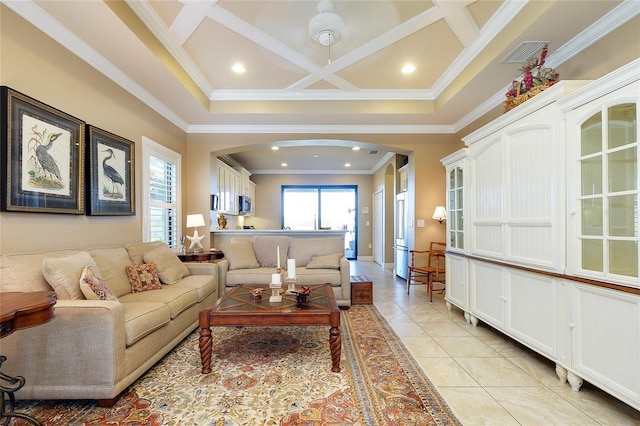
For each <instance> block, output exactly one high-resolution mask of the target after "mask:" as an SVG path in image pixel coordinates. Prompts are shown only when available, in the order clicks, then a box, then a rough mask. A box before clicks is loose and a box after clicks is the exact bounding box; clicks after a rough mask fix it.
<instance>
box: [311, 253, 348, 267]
mask: <svg viewBox="0 0 640 426" xmlns="http://www.w3.org/2000/svg"><path fill="white" fill-rule="evenodd" d="M341 257H342V254H341V253H333V254H325V255H323V256H312V257H311V262H309V263H307V269H340V258H341Z"/></svg>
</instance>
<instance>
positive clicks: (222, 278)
mask: <svg viewBox="0 0 640 426" xmlns="http://www.w3.org/2000/svg"><path fill="white" fill-rule="evenodd" d="M216 265H217V266H218V294H219V295H220V297H222V296H223V295H224V294H225V293H226V291H227V272H229V261H228V260H227V259H222V260H220V261H219V262H218V263H217V264H216Z"/></svg>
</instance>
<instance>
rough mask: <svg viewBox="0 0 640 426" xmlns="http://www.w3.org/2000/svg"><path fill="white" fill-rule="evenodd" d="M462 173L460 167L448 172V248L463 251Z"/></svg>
mask: <svg viewBox="0 0 640 426" xmlns="http://www.w3.org/2000/svg"><path fill="white" fill-rule="evenodd" d="M463 173H464V170H463V168H462V166H461V165H458V166H455V167H453V168H452V169H451V170H450V171H449V194H448V195H449V197H448V198H449V206H448V210H449V211H448V213H447V215H448V220H447V222H448V226H449V247H450V248H457V249H460V250H462V249H464V214H463V207H464V204H463V203H464V197H463V180H462V177H463Z"/></svg>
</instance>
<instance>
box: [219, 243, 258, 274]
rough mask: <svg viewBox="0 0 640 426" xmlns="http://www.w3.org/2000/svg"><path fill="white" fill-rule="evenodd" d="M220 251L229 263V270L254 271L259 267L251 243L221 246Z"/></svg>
mask: <svg viewBox="0 0 640 426" xmlns="http://www.w3.org/2000/svg"><path fill="white" fill-rule="evenodd" d="M221 250H222V253H224V257H225V258H226V259H227V260H228V261H229V270H232V269H254V268H259V267H260V264H259V263H258V260H257V259H256V254H255V252H254V251H253V244H251V241H244V242H241V243H236V244H223V245H222V247H221Z"/></svg>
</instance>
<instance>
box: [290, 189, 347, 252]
mask: <svg viewBox="0 0 640 426" xmlns="http://www.w3.org/2000/svg"><path fill="white" fill-rule="evenodd" d="M281 199H282V228H283V229H295V230H314V229H339V230H344V231H345V256H346V257H347V258H348V259H356V258H357V256H358V247H357V244H356V242H357V241H358V234H357V225H358V223H357V216H358V215H356V212H357V200H358V187H357V186H356V185H318V186H312V185H283V186H282V198H281Z"/></svg>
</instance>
